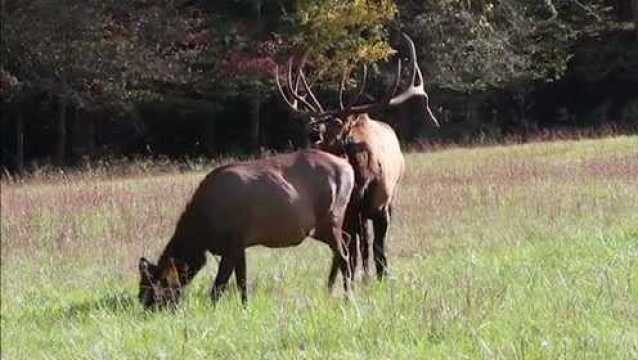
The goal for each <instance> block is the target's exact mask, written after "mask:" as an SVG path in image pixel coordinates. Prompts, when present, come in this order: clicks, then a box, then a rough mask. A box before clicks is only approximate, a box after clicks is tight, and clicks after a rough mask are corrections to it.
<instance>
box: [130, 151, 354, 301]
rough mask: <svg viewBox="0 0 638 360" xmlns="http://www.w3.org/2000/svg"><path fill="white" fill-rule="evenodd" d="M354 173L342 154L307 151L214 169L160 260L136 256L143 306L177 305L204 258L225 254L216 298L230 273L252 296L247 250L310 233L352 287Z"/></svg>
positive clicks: (275, 245)
mask: <svg viewBox="0 0 638 360" xmlns="http://www.w3.org/2000/svg"><path fill="white" fill-rule="evenodd" d="M354 181H355V179H354V171H353V169H352V167H351V166H350V164H349V163H348V162H347V161H346V160H345V159H343V158H340V157H337V156H334V155H332V154H329V153H327V152H324V151H320V150H303V151H298V152H295V153H290V154H283V155H277V156H272V157H269V158H264V159H260V160H254V161H250V162H242V163H236V164H231V165H226V166H222V167H219V168H217V169H215V170H213V171H212V172H211V173H210V174H208V176H206V178H205V179H204V180H202V182H201V183H200V185H199V187H198V188H197V190H196V191H195V193H194V194H193V197H192V199H191V200H190V202H189V204H188V205H187V206H186V209H185V210H184V212H183V213H182V215H181V217H180V219H179V221H178V223H177V226H176V228H175V232H174V234H173V237H172V238H171V239H170V241H169V242H168V244H167V245H166V247H165V248H164V251H163V252H162V255H161V256H160V258H159V261H158V264H157V265H155V264H152V263H151V262H150V261H148V260H146V259H145V258H141V259H140V261H139V271H140V277H141V282H140V289H139V300H140V301H141V303H142V304H143V305H144V306H146V307H154V306H160V307H161V306H164V305H166V304H168V303H175V302H176V301H177V300H178V299H179V297H180V294H181V292H182V289H183V287H184V286H186V285H187V284H188V283H189V282H190V281H191V279H192V278H193V277H194V276H195V275H196V274H197V273H198V272H199V270H200V269H201V268H202V267H203V266H204V264H205V262H206V256H205V253H206V252H207V251H208V252H210V253H212V254H215V255H221V261H220V263H219V270H218V272H217V276H216V278H215V282H214V284H213V288H212V292H211V296H212V298H213V300H214V301H216V300H217V299H218V298H219V296H220V295H221V293H222V292H223V291H224V290H225V289H226V284H227V283H228V280H229V278H230V275H231V274H232V272H233V271H234V272H235V276H236V279H237V284H238V287H239V289H240V292H241V298H242V301H243V302H246V300H247V290H246V255H245V249H246V248H247V247H251V246H255V245H263V246H266V247H271V248H279V247H287V246H295V245H298V244H300V243H301V242H302V241H303V240H304V239H305V238H306V237H308V236H311V237H313V238H315V239H317V240H320V241H322V242H324V243H326V244H328V245H329V246H330V248H331V249H332V251H333V253H334V259H333V263H334V262H336V263H338V264H339V267H340V269H341V271H342V272H343V274H344V288H345V290H346V293H348V291H349V283H348V279H349V276H347V275H346V274H347V271H348V269H347V257H346V255H345V254H346V252H347V248H346V245H345V243H344V239H343V237H342V235H343V234H342V227H343V221H344V216H345V213H346V207H347V205H348V202H349V199H350V195H351V193H352V190H353V188H354Z"/></svg>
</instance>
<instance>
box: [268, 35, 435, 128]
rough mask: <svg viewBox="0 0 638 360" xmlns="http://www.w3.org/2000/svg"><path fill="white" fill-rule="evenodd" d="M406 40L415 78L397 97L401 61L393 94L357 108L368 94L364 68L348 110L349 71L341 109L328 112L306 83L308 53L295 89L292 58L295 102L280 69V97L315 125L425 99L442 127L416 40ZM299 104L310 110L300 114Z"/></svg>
mask: <svg viewBox="0 0 638 360" xmlns="http://www.w3.org/2000/svg"><path fill="white" fill-rule="evenodd" d="M402 36H403V38H404V39H405V40H406V41H407V43H408V47H409V50H410V52H409V55H410V65H411V71H412V75H411V83H410V85H409V86H408V88H407V89H405V90H404V91H403V92H401V93H400V94H398V95H396V96H395V95H394V94H395V93H396V91H397V89H398V87H399V82H400V80H401V59H400V58H399V59H398V60H397V72H396V76H395V79H394V83H393V86H392V88H391V91H390V92H389V93H387V94H386V95H385V96H384V97H383V98H382V99H381V100H380V101H377V102H374V103H369V104H363V105H355V104H356V103H357V102H358V101H359V99H360V98H361V96H362V95H363V93H364V91H365V85H366V80H367V71H368V69H367V67H366V66H365V65H364V66H363V75H362V81H361V86H360V88H359V92H358V93H357V95H356V96H355V97H354V98H353V99H352V100H350V101H349V102H348V104H347V105H345V106H344V104H343V92H344V89H345V84H346V80H347V77H348V74H349V72H348V71H347V70H346V71H344V73H343V77H342V79H341V83H340V86H339V107H340V109H339V110H328V111H326V110H324V108H323V107H322V106H321V103H320V102H319V100H317V97H316V96H315V94H314V93H313V92H312V90H311V89H310V86H309V85H308V81H307V80H306V76H305V74H304V71H303V66H304V64H305V62H306V59H307V57H308V53H309V52H308V51H306V53H304V55H303V57H302V58H301V60H300V62H299V65H298V68H297V76H296V78H295V87H294V88H293V86H292V83H293V81H292V78H293V76H292V63H293V59H292V57H291V58H290V59H289V60H288V73H287V79H288V89H289V90H290V93H291V95H292V97H293V99H294V100H292V101H291V100H290V99H288V97H287V96H286V94H285V93H284V91H283V88H282V86H281V83H280V81H279V69H278V68H277V69H276V73H275V75H276V82H277V87H278V89H279V93H280V94H281V96H282V97H283V98H284V100H285V101H286V103H287V104H288V105H289V106H290V107H291V108H292V109H293V111H295V112H297V113H301V114H302V115H304V116H306V117H309V118H311V119H312V121H314V122H316V121H323V120H324V119H330V118H333V117H338V118H343V117H346V116H348V115H352V114H362V113H367V112H370V111H374V110H380V109H383V108H385V107H387V106H396V105H400V104H402V103H404V102H406V101H407V100H409V99H411V98H413V97H422V98H423V99H425V110H426V112H427V114H428V116H429V117H430V119H431V120H432V122H433V123H434V125H435V126H437V127H438V126H439V123H438V121H437V120H436V117H434V114H433V113H432V110H431V109H430V106H429V98H428V95H427V93H426V92H425V86H424V84H425V82H424V81H423V74H422V73H421V69H420V68H419V64H418V61H417V58H416V47H415V45H414V42H413V41H412V39H411V38H410V37H409V36H408V35H407V34H405V33H402ZM300 80H301V85H302V86H303V91H304V93H305V95H304V96H301V95H299V93H298V86H299V83H300ZM417 80H418V84H417ZM306 95H307V96H309V97H310V99H311V100H312V102H313V103H314V105H313V104H311V103H310V102H309V101H307V100H306ZM295 100H296V101H295ZM299 103H301V104H302V105H303V106H305V107H306V109H308V110H305V111H302V110H300V109H299V106H298V105H299Z"/></svg>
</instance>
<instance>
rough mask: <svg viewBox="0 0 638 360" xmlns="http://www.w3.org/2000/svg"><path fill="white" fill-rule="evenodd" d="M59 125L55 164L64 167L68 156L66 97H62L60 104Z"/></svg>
mask: <svg viewBox="0 0 638 360" xmlns="http://www.w3.org/2000/svg"><path fill="white" fill-rule="evenodd" d="M58 106H59V108H58V124H57V128H56V135H57V139H56V143H55V164H56V165H58V166H62V165H64V160H65V155H66V110H67V103H66V96H60V98H59V102H58Z"/></svg>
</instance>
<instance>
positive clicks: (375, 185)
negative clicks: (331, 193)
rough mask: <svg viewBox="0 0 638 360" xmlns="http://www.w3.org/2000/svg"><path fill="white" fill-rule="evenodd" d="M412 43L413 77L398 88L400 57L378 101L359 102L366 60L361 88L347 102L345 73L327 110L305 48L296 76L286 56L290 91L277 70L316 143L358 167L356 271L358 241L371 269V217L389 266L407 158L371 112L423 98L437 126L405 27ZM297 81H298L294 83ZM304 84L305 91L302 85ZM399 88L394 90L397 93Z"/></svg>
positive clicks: (379, 269)
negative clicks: (310, 75) (311, 81)
mask: <svg viewBox="0 0 638 360" xmlns="http://www.w3.org/2000/svg"><path fill="white" fill-rule="evenodd" d="M402 37H403V39H405V40H406V42H407V44H408V47H409V55H410V69H411V82H410V85H409V86H408V87H407V88H406V89H405V90H404V91H402V92H401V93H399V94H396V92H397V89H398V87H399V83H400V77H401V59H400V58H399V59H398V60H397V71H396V75H395V78H394V81H393V86H392V89H391V91H390V92H388V93H387V94H386V95H385V96H384V97H383V98H382V99H381V100H379V101H377V102H372V103H367V104H358V102H359V100H360V99H361V96H362V94H363V93H364V92H365V84H366V79H367V67H366V66H365V65H364V66H363V75H362V81H361V85H360V87H359V90H358V94H357V95H356V96H355V97H354V98H353V99H352V100H351V101H349V102H348V104H347V105H344V102H343V93H344V88H345V83H346V80H347V74H346V73H345V72H344V76H343V78H342V80H341V83H340V87H339V105H340V106H339V107H340V108H339V109H335V110H324V107H323V106H322V105H321V103H320V102H319V101H318V99H317V96H315V94H314V93H313V92H312V90H311V88H310V86H309V85H308V81H307V80H306V76H305V73H304V70H303V67H304V64H305V62H306V58H307V56H308V52H306V53H305V54H304V56H303V57H302V58H301V61H300V63H299V65H298V67H297V71H296V74H295V75H294V76H293V70H292V68H293V57H290V59H289V60H288V69H287V75H286V87H287V89H288V93H289V94H290V96H289V95H287V94H286V91H284V86H282V84H281V80H280V75H279V71H278V69H277V70H276V71H275V82H276V84H277V89H278V90H279V94H280V95H281V97H282V99H283V100H284V102H285V103H286V104H287V105H288V106H289V107H290V108H291V109H292V111H293V113H295V114H296V115H297V116H298V117H299V118H301V119H304V120H305V121H306V125H307V128H308V129H311V132H313V133H314V134H313V135H314V136H315V137H316V138H317V139H318V140H317V141H316V142H315V146H316V147H317V148H319V149H322V150H325V151H328V152H331V153H333V154H336V155H340V156H345V157H347V158H348V160H349V162H350V163H351V164H352V166H353V168H354V170H355V183H356V186H355V191H354V192H353V197H352V203H353V205H351V207H353V208H355V209H356V210H353V211H355V212H356V213H357V215H355V217H356V218H357V219H358V221H351V222H349V224H351V227H350V228H349V229H346V230H347V232H348V233H349V234H350V237H351V239H352V241H350V249H349V262H350V269H351V270H352V272H351V273H350V275H351V276H354V271H355V269H356V262H357V241H356V240H355V239H356V235H358V238H359V250H360V252H361V257H362V265H363V268H364V272H365V273H366V274H368V272H369V271H368V258H369V242H370V241H369V239H368V229H367V225H368V220H371V222H372V227H373V233H374V238H373V256H374V263H375V267H376V273H377V278H378V279H379V280H382V279H383V278H384V277H385V276H386V275H387V272H388V263H387V258H386V254H385V240H386V234H387V230H388V225H389V223H390V218H391V216H392V203H393V200H394V198H395V196H396V193H397V189H398V187H399V182H400V180H401V178H402V176H403V173H404V168H405V165H404V162H405V161H404V158H403V154H402V152H401V147H400V145H399V140H398V138H397V135H396V133H395V131H394V130H393V129H392V127H390V126H389V125H388V124H386V123H384V122H381V121H377V120H374V119H373V118H371V117H370V116H369V115H368V113H369V112H372V111H378V110H382V109H385V108H387V107H393V106H399V105H401V104H404V103H405V102H407V101H409V100H411V99H420V101H422V102H423V109H424V111H425V114H426V117H427V118H428V119H429V120H430V122H431V123H432V125H434V126H435V127H439V123H438V121H437V119H436V117H435V116H434V114H433V113H432V110H431V109H430V105H429V97H428V94H427V93H426V91H425V86H424V80H423V74H422V73H421V69H420V68H419V65H418V62H417V58H416V47H415V45H414V42H413V41H412V39H411V38H410V37H409V36H408V35H407V34H405V33H402ZM293 84H294V86H293ZM300 85H301V87H302V89H301V90H302V93H300V91H299V86H300ZM395 94H396V95H395ZM337 268H338V264H337V263H336V262H334V263H333V266H332V269H331V273H330V277H329V286H330V287H332V284H333V283H334V280H335V277H336V275H337Z"/></svg>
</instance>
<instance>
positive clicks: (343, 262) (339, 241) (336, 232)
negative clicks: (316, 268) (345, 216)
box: [324, 226, 351, 293]
mask: <svg viewBox="0 0 638 360" xmlns="http://www.w3.org/2000/svg"><path fill="white" fill-rule="evenodd" d="M325 236H326V239H325V240H326V241H324V242H326V243H327V244H328V245H330V248H331V249H332V253H333V254H334V256H333V258H332V268H331V270H330V276H329V277H328V286H329V288H332V285H333V284H334V280H335V277H336V276H337V271H336V268H337V267H338V268H339V269H340V270H341V276H342V277H343V289H344V290H345V291H346V293H349V292H350V278H351V271H350V269H349V268H350V266H349V264H348V244H347V243H345V241H344V239H343V235H342V232H341V226H333V227H332V229H331V230H329V231H327V232H326V233H325Z"/></svg>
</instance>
